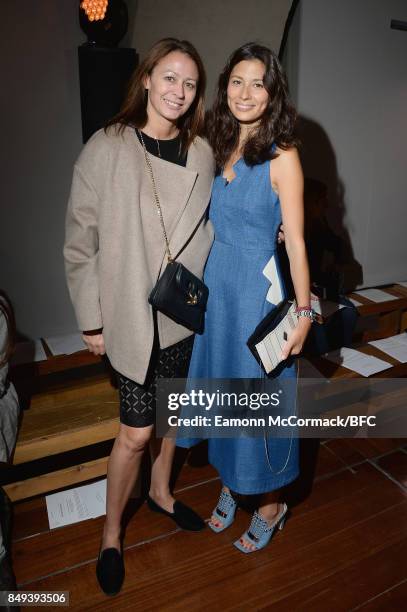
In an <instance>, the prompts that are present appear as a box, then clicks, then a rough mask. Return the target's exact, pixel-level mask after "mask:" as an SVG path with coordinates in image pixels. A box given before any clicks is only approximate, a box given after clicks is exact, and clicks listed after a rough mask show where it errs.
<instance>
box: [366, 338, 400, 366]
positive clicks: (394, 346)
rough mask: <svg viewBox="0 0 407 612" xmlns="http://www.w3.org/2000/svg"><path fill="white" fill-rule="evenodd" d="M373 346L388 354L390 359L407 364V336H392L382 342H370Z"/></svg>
mask: <svg viewBox="0 0 407 612" xmlns="http://www.w3.org/2000/svg"><path fill="white" fill-rule="evenodd" d="M369 344H371V345H372V346H375V347H376V348H378V349H380V350H381V351H383V353H387V355H390V357H394V359H397V361H400V363H407V334H406V333H402V334H397V335H396V336H390V338H383V339H382V340H372V341H371V342H369Z"/></svg>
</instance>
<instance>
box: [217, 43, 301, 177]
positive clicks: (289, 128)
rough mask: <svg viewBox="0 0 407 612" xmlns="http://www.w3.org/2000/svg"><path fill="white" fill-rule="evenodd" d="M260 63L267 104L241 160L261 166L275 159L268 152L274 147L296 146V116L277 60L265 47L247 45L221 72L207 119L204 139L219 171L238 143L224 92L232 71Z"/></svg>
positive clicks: (233, 55)
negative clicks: (252, 62)
mask: <svg viewBox="0 0 407 612" xmlns="http://www.w3.org/2000/svg"><path fill="white" fill-rule="evenodd" d="M254 59H257V60H260V61H261V62H263V64H264V66H265V74H264V81H263V82H264V87H265V89H266V91H267V93H268V94H269V97H270V99H269V102H268V105H267V108H266V110H265V111H264V113H263V115H262V117H261V119H260V124H259V127H258V129H257V130H256V132H255V133H254V134H253V135H252V136H250V138H249V139H248V140H247V141H246V143H245V145H244V148H243V152H242V154H243V159H244V161H245V162H246V164H248V165H249V166H254V165H256V164H261V163H263V162H265V161H267V160H269V159H273V158H274V157H276V154H275V153H273V152H272V151H271V145H272V144H273V143H275V144H276V145H277V146H278V147H280V148H281V149H284V150H286V149H288V148H290V147H292V146H296V145H297V141H296V139H295V137H294V134H293V132H294V126H295V122H296V119H297V113H296V111H295V109H294V106H293V105H292V103H291V101H290V98H289V94H288V86H287V80H286V77H285V75H284V72H283V69H282V67H281V65H280V62H279V61H278V58H277V56H276V55H275V53H273V51H271V50H270V49H268V48H267V47H263V46H262V45H259V44H257V43H247V44H245V45H243V46H242V47H239V49H237V50H236V51H234V52H233V53H232V55H231V56H230V58H229V60H228V62H227V64H226V66H225V67H224V69H223V70H222V72H221V74H220V76H219V80H218V89H217V94H216V98H215V102H214V104H213V107H212V110H211V111H210V112H209V113H208V118H207V136H208V139H209V142H210V144H211V146H212V148H213V151H214V154H215V159H216V164H217V166H218V168H223V167H224V165H225V163H226V162H227V160H228V159H229V158H230V156H231V155H232V153H233V151H234V150H235V149H236V147H237V146H238V143H239V133H240V124H239V121H238V120H237V119H236V118H235V117H234V116H233V114H232V113H231V111H230V109H229V107H228V103H227V88H228V84H229V78H230V75H231V72H232V70H233V68H234V67H235V66H236V64H238V63H239V62H241V61H243V60H254Z"/></svg>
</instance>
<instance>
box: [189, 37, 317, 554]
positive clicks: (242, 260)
mask: <svg viewBox="0 0 407 612" xmlns="http://www.w3.org/2000/svg"><path fill="white" fill-rule="evenodd" d="M295 118H296V113H295V110H294V108H293V107H292V105H291V103H290V101H289V98H288V91H287V85H286V81H285V77H284V75H283V72H282V69H281V67H280V65H279V62H278V59H277V58H276V56H275V55H274V53H273V52H272V51H270V50H269V49H267V48H265V47H263V46H260V45H257V44H254V43H249V44H247V45H244V46H243V47H241V48H239V49H238V50H237V51H235V52H234V53H233V54H232V56H231V57H230V59H229V61H228V63H227V65H226V67H225V69H224V70H223V72H222V73H221V75H220V77H219V84H218V92H217V97H216V100H215V103H214V107H213V110H212V113H211V115H210V119H209V122H208V134H209V141H210V143H211V145H212V147H213V150H214V154H215V159H216V161H217V166H218V174H217V176H216V178H215V182H214V186H213V191H212V197H211V203H210V209H209V216H210V219H211V221H212V223H213V225H214V230H215V240H214V243H213V246H212V249H211V252H210V255H209V258H208V261H207V264H206V268H205V277H204V280H205V282H206V284H207V285H208V287H209V300H208V307H207V313H206V319H205V331H204V334H203V335H202V336H197V337H196V338H195V344H194V349H193V354H192V359H191V364H190V369H189V378H190V379H192V380H193V379H195V378H207V379H208V378H209V379H211V378H261V376H262V374H261V369H260V366H259V364H258V363H257V361H256V360H255V358H254V357H253V355H252V354H251V352H250V350H249V348H248V347H247V345H246V342H247V339H248V337H249V336H250V335H251V333H252V332H253V331H254V329H255V327H256V326H257V325H258V323H259V322H260V321H261V320H262V319H263V318H264V317H265V315H266V314H267V313H268V312H270V311H271V310H272V309H273V308H275V307H276V305H277V304H278V303H279V302H280V301H281V300H282V299H284V297H285V290H284V286H283V283H282V280H281V276H280V271H279V263H278V259H277V254H276V246H277V236H278V228H279V226H280V224H281V222H282V221H283V223H284V234H285V245H286V249H287V253H288V257H289V260H290V269H291V276H292V280H293V285H294V289H295V293H296V299H297V304H298V314H299V315H305V316H299V317H298V326H297V327H296V328H295V330H293V331H292V332H291V334H290V336H289V337H288V339H287V342H286V344H285V347H284V349H283V356H284V358H289V357H291V356H293V355H296V354H298V353H299V352H300V351H301V348H302V346H303V343H304V341H305V338H306V336H307V333H308V331H309V328H310V324H311V321H310V319H309V318H308V317H309V315H310V314H311V312H310V310H311V307H310V292H309V272H308V264H307V258H306V251H305V245H304V238H303V197H302V195H303V194H302V191H303V176H302V171H301V166H300V162H299V158H298V153H297V149H296V146H295V139H294V136H293V129H294V124H295ZM264 272H266V273H267V276H266V275H265V274H264ZM270 278H271V285H270ZM272 376H274V377H277V376H278V377H279V378H292V379H294V382H293V385H292V386H291V390H293V387H295V381H296V376H297V373H296V365H295V364H294V363H293V359H288V360H287V361H285V363H284V364H283V365H282V366H281V367H279V368H278V370H276V371H274V372H273V373H272ZM289 397H290V399H289V401H290V402H291V403H293V402H295V393H293V392H291V393H289ZM286 402H287V400H286ZM285 409H287V407H286V408H285ZM288 409H289V407H288ZM177 443H178V445H180V446H190V445H191V444H192V443H193V441H191V440H187V439H184V440H182V439H179V440H178V442H177ZM209 460H210V462H211V463H212V465H214V467H215V468H216V469H217V470H218V472H219V474H220V476H221V479H222V483H223V487H222V491H221V495H220V498H219V501H218V504H217V506H216V508H215V510H214V512H213V515H212V518H211V520H210V522H209V526H210V527H211V528H212V530H213V531H216V532H220V531H223V530H224V529H226V528H227V527H228V526H229V525H230V524H231V523H232V522H233V520H234V516H235V511H236V507H237V502H236V499H235V497H234V494H235V493H238V494H248V495H251V494H264V496H263V497H262V501H261V504H260V507H259V508H258V510H257V511H256V512H255V513H254V515H253V518H252V521H251V524H250V527H249V528H248V530H247V531H246V532H245V533H244V534H243V535H242V537H241V538H240V540H238V541H236V542H235V546H236V547H237V548H239V549H240V550H241V551H242V552H245V553H248V552H253V551H255V550H258V549H260V548H263V547H264V546H265V545H266V544H267V543H268V541H269V540H270V538H271V536H272V534H273V531H274V530H275V528H276V527H279V528H281V527H282V525H283V524H284V520H285V516H286V513H287V506H286V504H285V503H284V502H283V500H282V499H281V498H280V495H279V489H280V488H281V487H283V486H284V485H287V484H288V483H289V482H291V481H292V480H294V479H295V478H296V477H297V476H298V473H299V466H298V440H297V439H296V438H293V437H285V438H283V437H281V438H280V437H279V438H260V437H239V438H229V439H226V438H222V439H220V438H211V439H210V440H209Z"/></svg>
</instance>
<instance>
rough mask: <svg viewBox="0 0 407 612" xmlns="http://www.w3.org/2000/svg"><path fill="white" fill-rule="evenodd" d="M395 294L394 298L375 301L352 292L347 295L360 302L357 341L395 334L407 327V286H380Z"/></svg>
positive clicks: (361, 341) (367, 340)
mask: <svg viewBox="0 0 407 612" xmlns="http://www.w3.org/2000/svg"><path fill="white" fill-rule="evenodd" d="M380 289H382V290H383V291H385V292H386V293H389V294H390V295H393V296H394V298H395V299H394V300H386V301H384V302H373V301H372V300H369V299H368V298H366V297H364V296H361V295H359V294H358V293H357V292H354V293H350V294H349V295H348V296H347V297H348V298H353V299H355V300H357V301H358V302H360V306H357V307H356V308H357V311H358V313H359V314H360V316H361V320H360V322H359V324H358V327H357V330H356V333H355V338H354V340H355V342H359V343H365V342H369V341H370V340H378V339H380V338H387V337H389V336H394V335H395V334H398V333H400V332H401V331H404V330H405V329H407V288H406V287H402V286H401V285H386V286H384V287H380Z"/></svg>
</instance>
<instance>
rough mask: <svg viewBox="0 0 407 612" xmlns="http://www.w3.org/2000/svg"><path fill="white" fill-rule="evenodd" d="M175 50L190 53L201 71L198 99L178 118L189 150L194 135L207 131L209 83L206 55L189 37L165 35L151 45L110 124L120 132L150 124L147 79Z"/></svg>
mask: <svg viewBox="0 0 407 612" xmlns="http://www.w3.org/2000/svg"><path fill="white" fill-rule="evenodd" d="M172 51H181V53H185V55H188V56H189V57H190V58H191V59H192V60H193V61H194V62H195V64H196V67H197V69H198V75H199V78H198V83H197V91H196V96H195V99H194V101H193V103H192V104H191V106H190V108H189V109H188V111H187V112H186V113H185V115H183V116H182V117H180V119H179V122H178V128H179V130H180V136H181V146H182V149H183V151H184V152H186V151H187V150H188V148H189V145H190V144H191V143H192V141H193V140H194V138H195V137H196V136H197V135H199V134H201V133H202V131H203V125H204V116H205V107H204V93H205V86H206V74H205V68H204V65H203V63H202V59H201V57H200V55H199V53H198V51H197V50H196V49H195V47H194V46H193V45H192V44H191V43H190V42H189V41H187V40H178V38H163V39H162V40H159V41H158V42H156V43H155V44H154V45H153V46H152V47H151V49H150V50H149V51H148V53H147V55H146V57H145V58H144V60H143V61H142V62H141V64H140V65H139V66H138V67H137V68H136V70H135V71H134V73H133V76H132V77H131V79H130V81H129V84H128V88H127V95H126V97H125V99H124V102H123V104H122V107H121V109H120V112H119V113H118V114H117V115H116V116H115V117H113V119H111V120H110V121H109V122H108V123H107V126H106V127H108V126H111V125H114V124H116V125H117V129H118V132H119V133H121V132H123V130H124V128H125V126H126V125H131V126H134V127H138V128H143V127H144V126H145V125H146V123H147V119H148V117H147V97H146V90H145V86H144V83H145V79H146V77H148V76H150V75H151V73H152V71H153V70H154V67H155V66H156V65H157V64H158V62H159V61H160V60H161V59H162V58H163V57H165V56H166V55H168V54H169V53H171V52H172Z"/></svg>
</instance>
